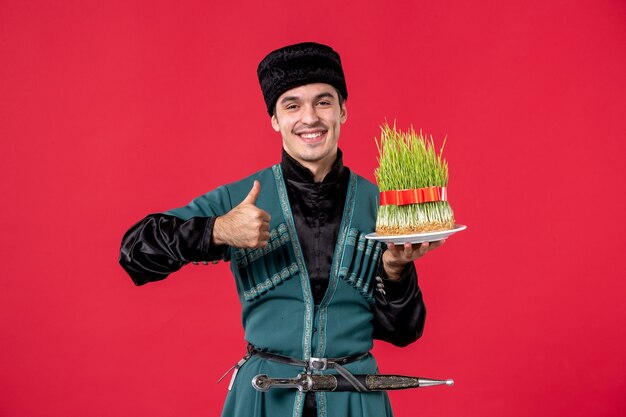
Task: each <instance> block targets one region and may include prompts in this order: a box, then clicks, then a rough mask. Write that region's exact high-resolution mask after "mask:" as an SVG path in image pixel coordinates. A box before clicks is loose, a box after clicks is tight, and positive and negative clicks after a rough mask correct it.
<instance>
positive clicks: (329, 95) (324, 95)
mask: <svg viewBox="0 0 626 417" xmlns="http://www.w3.org/2000/svg"><path fill="white" fill-rule="evenodd" d="M321 98H332V99H335V100H336V97H335V96H333V95H332V93H329V92H324V93H320V94H318V95H316V96H315V98H314V100H319V99H321ZM288 101H300V97H298V96H285V97H283V98H282V100H280V104H284V103H286V102H288Z"/></svg>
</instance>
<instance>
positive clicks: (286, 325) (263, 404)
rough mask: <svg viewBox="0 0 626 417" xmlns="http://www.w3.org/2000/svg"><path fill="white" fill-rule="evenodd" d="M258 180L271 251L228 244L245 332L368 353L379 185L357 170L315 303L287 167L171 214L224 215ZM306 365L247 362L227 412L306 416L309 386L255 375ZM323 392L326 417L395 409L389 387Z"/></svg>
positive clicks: (308, 350)
mask: <svg viewBox="0 0 626 417" xmlns="http://www.w3.org/2000/svg"><path fill="white" fill-rule="evenodd" d="M254 180H258V181H259V182H260V183H261V190H262V191H261V193H260V195H259V197H258V199H257V202H256V205H257V207H259V208H261V209H263V210H265V211H267V212H268V213H269V214H270V215H271V216H272V219H271V222H270V241H269V243H268V245H267V246H266V247H265V248H262V249H252V250H248V249H238V248H229V250H228V251H227V253H226V256H225V260H227V261H229V260H230V261H231V262H230V265H231V270H232V272H233V275H234V277H235V280H236V283H237V291H238V294H239V299H240V301H241V305H242V321H243V327H244V330H245V338H246V340H247V341H248V342H250V343H251V344H252V345H254V346H255V347H257V348H260V349H266V350H268V351H269V352H273V353H277V354H281V355H285V356H290V357H294V358H300V359H304V360H307V359H309V358H311V357H319V358H322V357H328V358H336V357H343V356H349V355H354V354H357V353H361V352H368V351H369V350H370V349H371V348H372V343H373V341H372V331H373V327H372V310H371V307H372V304H373V303H374V297H373V290H374V287H375V286H376V284H375V280H374V275H375V273H376V269H377V264H378V261H379V258H380V255H381V250H382V245H381V244H380V243H377V242H375V241H372V240H367V239H365V234H367V233H370V232H372V231H374V229H375V224H376V210H377V209H378V188H377V187H376V186H375V185H374V184H372V183H371V182H369V181H367V180H366V179H364V178H362V177H360V176H358V175H355V174H354V173H351V177H350V182H349V185H348V191H347V193H348V194H347V196H346V203H345V208H344V211H343V219H342V222H341V226H340V230H339V236H338V238H337V243H336V246H335V251H334V258H333V264H332V267H331V274H330V281H329V285H328V290H327V292H326V295H325V296H324V299H323V300H322V302H321V304H320V305H318V306H315V305H314V302H313V296H312V293H311V288H310V283H309V276H308V272H307V270H306V266H305V262H304V258H303V255H302V250H301V248H300V243H299V238H306V237H304V236H300V237H299V236H298V235H297V234H296V229H295V225H294V221H293V216H292V212H291V208H290V205H289V199H288V198H287V190H286V188H285V184H284V181H283V177H282V171H281V168H280V165H275V166H273V167H271V168H267V169H265V170H262V171H260V172H258V173H256V174H253V175H251V176H250V177H248V178H245V179H243V180H241V181H239V182H236V183H233V184H229V185H225V186H222V187H219V188H217V189H216V190H214V191H212V192H210V193H207V194H205V195H203V196H201V197H198V198H197V199H195V200H194V201H192V202H191V203H190V204H189V205H188V206H185V207H183V208H180V209H175V210H172V211H170V212H168V214H172V215H175V216H177V217H180V218H183V219H188V218H191V217H195V216H217V215H222V214H225V213H227V212H228V211H230V210H231V209H232V208H233V207H235V206H237V205H238V204H239V203H240V202H241V201H242V200H243V199H244V198H245V197H246V196H247V194H248V193H249V191H250V189H251V188H252V185H253V182H254ZM345 367H346V368H347V369H348V370H349V371H350V372H352V373H354V374H372V373H376V372H377V366H376V361H375V359H374V357H373V356H371V355H368V356H367V357H365V358H364V359H362V360H360V361H357V362H353V363H350V364H348V365H346V366H345ZM302 370H303V369H302V368H299V367H297V366H292V365H285V364H280V363H277V362H273V361H268V360H265V359H261V358H259V357H257V356H253V357H252V358H251V359H249V360H248V361H247V362H246V363H245V364H244V365H243V367H242V368H241V369H240V370H239V372H238V374H237V376H236V379H235V381H234V385H233V388H232V390H231V391H230V392H229V394H228V397H227V399H226V403H225V405H224V409H223V412H222V415H223V416H228V417H251V416H253V417H276V416H278V417H282V416H293V417H298V416H300V415H301V414H302V406H303V399H304V394H303V393H300V392H298V391H297V390H295V389H283V390H270V391H268V392H265V393H262V392H259V391H256V390H255V389H254V388H253V387H252V384H251V381H252V378H253V377H254V376H256V375H258V374H267V375H268V376H270V377H280V378H293V377H295V376H296V375H297V374H298V373H300V372H301V371H302ZM320 373H336V371H335V370H332V369H329V370H327V371H322V372H320ZM316 396H317V404H318V416H320V417H351V416H365V417H384V416H391V415H392V412H391V407H390V405H389V401H388V398H387V394H386V393H385V392H368V393H357V392H319V393H316Z"/></svg>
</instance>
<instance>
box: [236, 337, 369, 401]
mask: <svg viewBox="0 0 626 417" xmlns="http://www.w3.org/2000/svg"><path fill="white" fill-rule="evenodd" d="M248 355H256V356H258V357H260V358H263V359H267V360H270V361H274V362H278V363H283V364H286V365H294V366H302V367H304V369H305V370H306V372H307V373H310V372H312V371H325V370H327V369H335V370H336V371H337V373H338V374H339V375H341V376H342V377H344V378H345V379H346V380H347V381H348V382H349V383H350V384H351V385H352V386H353V387H354V389H355V390H356V391H358V392H365V391H368V389H367V387H366V386H365V385H363V383H362V382H361V381H359V380H358V379H357V378H355V376H354V375H352V373H350V371H348V370H347V369H346V368H344V367H343V365H346V364H348V363H350V362H356V361H358V360H361V359H363V358H365V357H366V356H367V355H369V352H365V353H357V354H355V355H350V356H344V357H341V358H310V359H309V360H304V359H298V358H292V357H289V356H284V355H279V354H277V353H271V352H266V351H264V350H260V349H258V348H256V347H254V346H252V345H250V344H249V345H248Z"/></svg>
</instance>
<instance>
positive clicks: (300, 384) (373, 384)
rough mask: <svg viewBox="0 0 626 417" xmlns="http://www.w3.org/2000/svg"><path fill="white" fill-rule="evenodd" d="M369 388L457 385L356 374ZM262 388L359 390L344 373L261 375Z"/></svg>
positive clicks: (257, 381) (257, 378)
mask: <svg viewBox="0 0 626 417" xmlns="http://www.w3.org/2000/svg"><path fill="white" fill-rule="evenodd" d="M354 377H355V378H356V379H357V380H358V381H359V382H360V383H361V384H362V385H363V386H364V387H366V388H367V390H368V391H387V390H398V389H409V388H422V387H431V386H435V385H448V386H450V385H454V381H453V380H451V379H430V378H419V377H413V376H402V375H354ZM252 386H253V387H254V388H255V389H256V390H258V391H263V392H265V391H268V390H270V389H272V388H296V389H298V390H299V391H303V392H308V391H356V388H355V387H354V385H353V384H352V383H351V382H350V381H348V380H347V379H346V378H344V377H343V376H341V375H330V374H327V375H317V374H308V373H301V374H299V375H298V376H297V377H295V378H270V377H268V376H267V375H264V374H261V375H257V376H255V377H254V378H252Z"/></svg>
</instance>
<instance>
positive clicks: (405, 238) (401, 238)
mask: <svg viewBox="0 0 626 417" xmlns="http://www.w3.org/2000/svg"><path fill="white" fill-rule="evenodd" d="M465 229H467V226H465V225H462V224H455V225H454V229H450V230H441V231H439V232H428V233H416V234H414V235H395V236H377V235H376V233H370V234H367V235H365V238H366V239H374V240H378V241H380V242H384V243H393V244H394V245H403V244H405V243H422V242H436V241H438V240H443V239H446V238H447V237H448V236H450V235H453V234H455V233H456V232H460V231H461V230H465Z"/></svg>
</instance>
